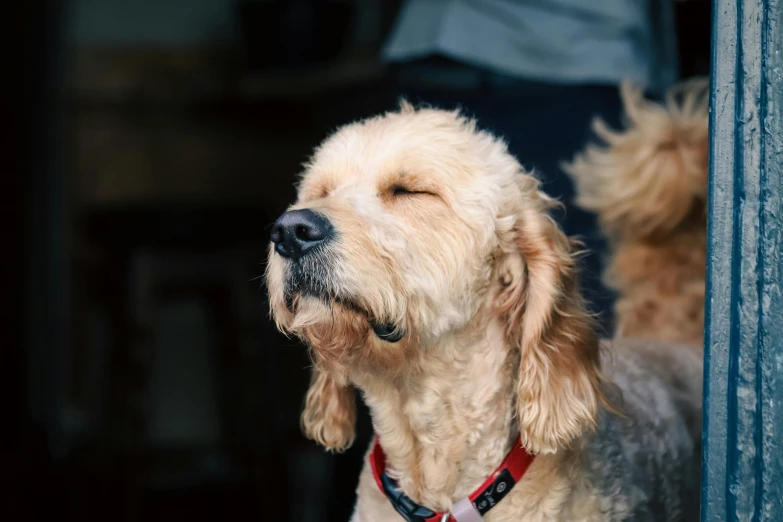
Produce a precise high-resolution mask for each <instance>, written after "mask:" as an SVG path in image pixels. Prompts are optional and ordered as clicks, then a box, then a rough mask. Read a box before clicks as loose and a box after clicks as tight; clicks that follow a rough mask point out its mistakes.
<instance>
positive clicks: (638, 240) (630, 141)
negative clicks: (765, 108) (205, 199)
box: [565, 79, 708, 343]
mask: <svg viewBox="0 0 783 522" xmlns="http://www.w3.org/2000/svg"><path fill="white" fill-rule="evenodd" d="M707 85H708V82H707V80H706V79H695V80H690V81H687V82H684V83H682V84H680V85H678V86H676V87H674V88H673V89H672V90H671V91H670V92H669V93H668V94H667V96H666V99H665V102H664V103H662V104H659V103H654V102H651V101H648V100H646V99H645V98H644V97H643V95H642V92H641V91H640V90H639V89H635V88H633V87H631V86H630V85H627V84H625V85H623V86H622V88H621V96H622V101H623V105H624V110H625V117H626V128H625V129H624V130H621V131H616V130H612V129H610V128H608V127H607V125H606V124H605V123H604V122H603V121H601V120H596V121H595V122H594V123H593V128H594V130H595V132H596V134H597V136H598V138H599V139H600V140H601V141H602V143H600V144H592V145H589V146H588V147H587V148H586V149H585V150H584V151H583V152H582V153H581V154H579V155H578V156H577V157H576V158H575V159H574V161H573V162H572V163H570V164H568V165H566V166H565V169H566V170H567V172H568V173H569V174H570V175H571V177H572V178H573V180H574V182H575V184H576V188H577V199H576V202H577V204H578V205H579V206H581V207H582V208H585V209H587V210H590V211H592V212H595V213H596V214H597V215H598V220H599V223H600V226H601V229H602V231H603V233H604V234H605V235H606V237H607V239H608V240H609V244H610V246H611V258H610V260H609V264H608V267H607V269H606V272H605V274H604V280H605V282H606V284H607V285H608V286H609V287H610V288H612V289H613V290H615V291H616V292H617V293H618V300H617V303H616V305H615V317H616V324H617V331H616V335H619V336H624V337H643V338H649V339H656V340H663V341H672V342H691V343H701V342H702V337H703V329H704V283H705V281H704V278H705V262H706V256H705V250H706V207H707V205H706V200H707V153H708V89H707Z"/></svg>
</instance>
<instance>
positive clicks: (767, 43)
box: [701, 0, 783, 522]
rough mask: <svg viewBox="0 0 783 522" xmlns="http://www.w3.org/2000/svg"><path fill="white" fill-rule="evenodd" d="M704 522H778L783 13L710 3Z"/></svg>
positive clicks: (782, 390)
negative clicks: (711, 14)
mask: <svg viewBox="0 0 783 522" xmlns="http://www.w3.org/2000/svg"><path fill="white" fill-rule="evenodd" d="M713 16H714V19H713V42H712V79H711V81H712V86H711V103H710V111H711V112H710V125H711V130H710V194H709V198H710V206H709V241H708V244H709V246H708V249H709V251H708V256H707V257H708V268H707V296H708V297H707V321H706V332H705V380H704V383H705V388H704V392H705V395H704V406H705V411H704V425H703V429H704V437H703V442H704V448H703V449H704V454H703V467H702V477H703V481H702V507H701V519H702V521H705V522H706V521H709V522H718V521H760V522H761V521H769V522H780V521H783V120H782V119H781V117H783V113H781V106H782V105H783V2H781V0H715V1H714V3H713Z"/></svg>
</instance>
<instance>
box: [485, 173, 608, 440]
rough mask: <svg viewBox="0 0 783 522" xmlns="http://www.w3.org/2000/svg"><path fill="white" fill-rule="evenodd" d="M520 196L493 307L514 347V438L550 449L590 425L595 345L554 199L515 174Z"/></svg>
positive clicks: (597, 378) (595, 394) (595, 399)
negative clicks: (516, 356)
mask: <svg viewBox="0 0 783 522" xmlns="http://www.w3.org/2000/svg"><path fill="white" fill-rule="evenodd" d="M520 178H524V179H521V180H520V185H521V188H522V194H523V200H522V201H520V202H519V206H518V207H517V210H516V211H515V214H516V215H515V222H514V226H513V228H512V229H511V230H510V231H509V232H508V233H507V234H505V236H506V237H503V238H501V244H503V246H504V250H505V254H504V256H503V257H502V260H501V262H500V264H499V265H498V278H499V280H500V283H501V291H500V293H499V295H498V301H497V309H498V312H499V313H500V314H501V317H502V319H503V320H504V321H505V323H506V335H507V338H508V341H509V343H510V345H511V346H513V347H515V348H517V349H519V351H520V360H519V376H518V379H517V390H516V393H517V397H516V400H517V412H518V417H519V429H520V431H521V435H522V444H523V446H525V448H526V449H528V450H529V451H531V452H533V453H552V452H554V451H556V450H558V449H559V448H563V447H564V446H567V445H568V443H569V442H571V441H572V440H573V439H574V438H575V437H577V436H579V435H580V434H581V433H582V432H583V430H585V429H589V428H593V427H594V426H595V422H596V415H597V408H598V404H599V402H603V400H604V399H603V395H602V392H601V381H602V377H601V373H600V369H599V347H598V339H597V336H596V333H595V331H594V329H593V325H592V320H591V317H590V316H589V315H588V313H587V312H586V310H585V307H584V303H583V300H582V297H581V295H580V293H579V289H578V282H577V274H576V271H577V270H576V263H575V259H574V246H575V245H574V244H572V243H571V242H570V241H569V239H568V238H567V237H566V236H565V234H564V233H563V232H562V231H561V230H560V229H559V228H558V226H557V224H556V223H555V222H554V220H553V219H552V218H551V217H550V215H549V210H550V208H552V207H553V206H554V205H555V203H554V201H553V200H551V199H550V198H548V197H547V196H545V195H544V194H543V193H541V192H539V191H538V182H537V181H536V180H535V179H534V178H532V177H530V176H520Z"/></svg>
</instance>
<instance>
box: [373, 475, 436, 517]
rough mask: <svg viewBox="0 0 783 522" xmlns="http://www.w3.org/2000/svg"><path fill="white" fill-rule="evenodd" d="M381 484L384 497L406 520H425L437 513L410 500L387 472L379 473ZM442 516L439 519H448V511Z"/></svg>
mask: <svg viewBox="0 0 783 522" xmlns="http://www.w3.org/2000/svg"><path fill="white" fill-rule="evenodd" d="M381 484H382V485H383V492H384V493H386V497H388V499H389V501H390V502H391V504H392V506H394V509H395V510H396V511H397V513H399V514H400V516H401V517H402V518H404V519H405V520H406V522H427V520H428V519H430V518H432V517H434V516H435V515H437V513H435V512H434V511H432V510H431V509H429V508H426V507H424V506H420V505H419V504H417V503H415V502H414V501H413V500H411V499H410V497H408V496H407V495H406V494H405V493H403V492H402V491H401V490H400V489H399V487H398V485H397V481H396V480H394V479H393V478H391V477H390V476H389V475H388V473H383V474H382V475H381ZM444 517H445V518H441V521H444V520H445V521H447V520H448V513H446V514H445V515H444Z"/></svg>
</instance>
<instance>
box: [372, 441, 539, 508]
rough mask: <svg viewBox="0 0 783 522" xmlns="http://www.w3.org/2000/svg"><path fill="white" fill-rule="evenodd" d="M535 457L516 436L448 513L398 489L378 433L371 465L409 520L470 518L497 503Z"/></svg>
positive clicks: (393, 502) (394, 503)
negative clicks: (480, 481) (488, 471)
mask: <svg viewBox="0 0 783 522" xmlns="http://www.w3.org/2000/svg"><path fill="white" fill-rule="evenodd" d="M534 457H535V456H534V455H531V454H530V453H528V452H527V450H526V449H525V448H523V447H522V442H521V440H520V439H519V438H517V440H516V441H515V442H514V444H513V445H512V447H511V451H510V452H509V453H508V455H506V458H505V459H503V462H501V463H500V466H498V467H497V469H496V470H495V471H494V472H493V473H492V474H491V475H490V476H489V478H487V480H485V481H484V483H483V484H482V485H481V486H479V487H478V489H477V490H475V491H474V492H473V493H472V494H471V495H470V496H469V497H467V498H464V499H462V500H460V501H459V502H457V503H456V504H454V510H453V511H452V513H450V514H448V516H446V513H437V512H435V511H432V510H431V509H428V508H426V507H424V506H420V505H418V504H416V503H415V502H413V501H412V500H411V499H410V498H408V497H407V496H406V495H405V494H404V493H402V492H401V491H400V490H399V487H398V486H397V481H396V480H394V479H392V478H391V477H390V476H389V475H388V474H387V473H386V453H385V452H384V451H383V447H382V446H381V443H380V440H379V439H378V438H377V437H376V438H375V443H374V444H373V447H372V451H371V452H370V467H371V468H372V474H373V477H375V482H376V483H377V484H378V487H379V488H380V490H381V491H382V492H383V493H384V494H385V495H386V496H387V497H388V499H389V501H390V502H391V503H392V505H393V506H394V509H396V510H397V512H398V513H399V514H400V515H402V517H403V518H404V519H405V520H407V521H408V522H442V521H445V520H448V521H449V522H468V521H472V520H481V517H482V516H483V515H484V514H485V513H486V512H487V511H489V510H490V509H492V508H493V507H495V505H496V504H497V503H498V502H500V500H501V499H503V497H505V496H506V494H507V493H508V492H509V491H510V490H511V488H512V487H514V485H515V484H516V483H517V482H519V481H520V480H521V479H522V476H523V475H524V474H525V472H526V471H527V468H528V467H529V466H530V464H531V463H532V462H533V458H534Z"/></svg>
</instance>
